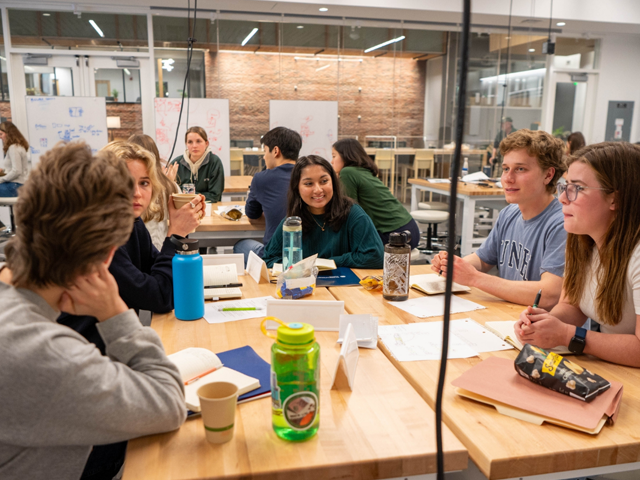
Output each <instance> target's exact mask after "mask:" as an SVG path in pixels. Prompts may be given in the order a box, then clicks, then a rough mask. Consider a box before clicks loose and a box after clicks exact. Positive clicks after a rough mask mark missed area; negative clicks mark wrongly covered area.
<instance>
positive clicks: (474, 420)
mask: <svg viewBox="0 0 640 480" xmlns="http://www.w3.org/2000/svg"><path fill="white" fill-rule="evenodd" d="M411 271H412V273H414V274H421V273H433V272H432V271H431V269H430V266H428V265H426V266H414V267H412V269H411ZM373 272H374V271H370V270H361V271H356V273H357V274H358V275H359V276H361V277H363V276H365V275H371V274H374V273H373ZM375 272H377V273H380V274H382V272H381V271H375ZM377 273H375V274H377ZM330 291H331V293H332V294H333V295H334V297H336V298H338V299H340V300H344V301H345V309H346V310H347V311H348V312H349V313H372V314H375V315H377V316H378V318H379V321H380V324H381V325H393V324H406V323H412V322H423V321H442V317H433V318H427V319H419V318H417V317H415V316H413V315H410V314H408V313H406V312H404V311H403V310H400V309H398V308H396V307H394V306H392V305H390V304H389V303H388V302H387V301H385V300H384V299H383V298H382V292H381V289H378V290H374V291H366V290H364V289H363V288H361V287H338V288H336V287H331V288H330ZM458 295H459V296H460V297H462V298H465V299H468V300H471V301H474V302H476V303H479V304H481V305H483V306H485V307H487V308H486V309H484V310H476V311H473V312H467V313H459V314H456V315H452V316H451V318H452V319H460V318H472V319H474V320H475V321H477V322H479V323H481V324H484V322H486V321H495V320H512V319H516V318H518V316H519V315H520V312H521V311H522V310H523V309H524V307H523V306H519V305H514V304H510V303H508V302H505V301H502V300H500V299H498V298H496V297H493V296H492V295H489V294H486V293H483V292H481V291H479V290H475V289H474V290H472V292H470V293H466V294H465V293H462V294H458ZM421 296H423V294H422V293H420V292H417V291H415V290H413V289H412V290H411V293H410V298H416V297H421ZM378 346H379V347H380V349H381V350H382V351H383V352H385V354H386V355H387V357H388V358H389V359H390V360H391V361H392V363H393V364H394V365H395V366H396V368H398V370H399V371H400V372H402V374H403V375H404V376H405V378H406V379H407V380H409V382H410V383H411V384H412V385H413V386H414V388H415V389H416V390H417V391H418V392H419V393H420V395H421V396H422V397H423V398H424V399H425V400H426V401H427V403H429V405H431V406H432V407H433V406H434V405H435V394H436V387H437V381H438V369H439V362H438V361H420V362H397V361H396V360H395V359H393V357H392V356H391V354H390V353H389V351H388V350H387V349H386V348H385V347H384V344H382V342H379V343H378ZM517 353H518V352H517V350H515V349H514V350H506V351H502V352H491V353H483V354H480V356H479V357H473V358H468V359H452V360H449V361H448V363H447V378H446V385H447V386H446V388H445V395H444V401H443V418H444V421H445V423H446V425H447V426H448V427H449V428H451V430H453V432H454V433H455V434H456V436H457V437H458V438H459V439H460V440H461V441H462V443H463V444H464V445H465V447H467V449H468V450H469V455H470V457H471V459H472V460H473V461H474V462H475V464H476V465H477V466H478V468H479V469H480V471H481V472H482V473H483V474H484V475H486V476H487V478H489V479H492V480H493V479H495V480H497V479H505V478H513V477H526V476H530V475H543V474H550V473H558V472H570V471H574V470H581V469H597V468H598V467H605V469H606V467H616V468H619V467H620V465H621V464H631V463H634V462H639V461H640V435H638V425H640V369H637V368H630V367H622V366H619V365H613V364H610V363H607V362H604V361H601V360H598V359H596V358H594V357H589V356H580V357H578V358H577V362H578V363H579V364H580V365H582V366H584V367H586V368H588V369H589V370H590V371H592V372H595V373H598V374H599V375H601V376H603V377H604V378H606V379H608V380H615V381H618V382H621V383H622V384H623V385H624V394H623V397H622V405H621V408H620V413H619V416H618V419H617V421H616V423H615V425H605V427H604V429H603V431H602V432H600V434H598V435H595V436H592V435H588V434H585V433H580V432H576V431H573V430H568V429H565V428H562V427H558V426H554V425H548V424H543V425H542V426H536V425H533V424H529V423H526V422H523V421H520V420H516V419H513V418H510V417H507V416H504V415H501V414H499V413H498V412H497V411H496V410H495V409H494V408H493V407H491V406H488V405H484V404H480V403H477V402H474V401H472V400H468V399H465V398H462V397H460V396H458V395H456V394H455V392H454V388H453V387H452V386H451V385H450V383H451V382H452V381H453V380H454V379H456V378H457V377H459V376H460V375H462V374H463V373H464V372H466V371H467V370H469V369H470V368H471V367H473V366H474V365H476V364H478V363H479V362H481V361H482V360H484V359H486V358H488V357H490V356H496V357H502V358H507V359H510V360H515V358H516V356H517ZM635 468H638V467H637V466H636V467H635ZM600 473H604V472H602V471H601V472H600ZM585 475H587V473H581V474H580V475H571V473H567V474H566V475H564V476H554V477H549V478H572V477H578V476H580V477H582V476H585Z"/></svg>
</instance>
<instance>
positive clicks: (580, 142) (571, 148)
mask: <svg viewBox="0 0 640 480" xmlns="http://www.w3.org/2000/svg"><path fill="white" fill-rule="evenodd" d="M586 144H587V142H586V140H585V139H584V135H582V133H581V132H573V133H572V134H571V135H569V136H568V137H567V154H568V155H573V154H574V153H575V152H577V151H578V150H580V149H581V148H582V147H584V146H585V145H586Z"/></svg>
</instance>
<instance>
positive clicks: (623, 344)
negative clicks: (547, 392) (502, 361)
mask: <svg viewBox="0 0 640 480" xmlns="http://www.w3.org/2000/svg"><path fill="white" fill-rule="evenodd" d="M577 153H578V154H579V156H573V157H569V162H568V163H569V172H568V175H567V177H568V178H567V183H566V184H564V185H558V193H559V200H560V202H561V203H562V212H563V214H564V228H565V229H566V230H567V232H568V234H569V235H568V238H567V253H566V268H565V277H564V284H563V288H562V295H561V298H560V303H559V304H558V305H557V306H556V307H555V308H553V310H551V311H550V312H547V311H546V310H544V309H542V308H535V309H534V308H531V307H529V308H528V309H527V310H525V311H524V312H523V313H522V314H521V315H520V319H519V320H518V322H516V329H515V330H516V335H517V336H518V338H519V339H520V341H521V342H523V343H531V344H533V345H537V346H539V347H542V348H551V347H555V346H557V345H564V346H568V347H569V350H571V351H572V352H574V353H586V354H589V355H594V356H596V357H599V358H601V359H603V360H606V361H608V362H613V363H619V364H622V365H630V366H634V367H640V215H638V212H640V190H638V185H640V147H638V146H636V145H632V144H630V143H625V142H605V143H599V144H596V145H590V146H588V147H585V148H583V149H582V150H580V151H578V152H577ZM542 295H543V296H544V291H543V292H542ZM587 318H591V319H592V320H594V321H596V322H597V323H598V324H599V325H600V332H596V331H587V330H585V329H584V328H582V327H581V326H582V325H583V324H584V322H585V320H586V319H587Z"/></svg>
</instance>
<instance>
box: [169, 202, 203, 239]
mask: <svg viewBox="0 0 640 480" xmlns="http://www.w3.org/2000/svg"><path fill="white" fill-rule="evenodd" d="M204 200H205V197H204V195H198V196H197V197H196V198H194V199H193V200H191V202H190V203H187V204H186V205H183V206H182V208H180V209H177V208H176V207H175V205H174V204H173V200H169V230H168V232H167V236H168V237H170V236H171V235H173V234H176V235H180V236H181V237H185V236H187V235H189V234H190V233H192V232H194V231H195V229H196V228H197V227H198V225H200V220H201V219H202V217H203V216H204V213H205V203H204Z"/></svg>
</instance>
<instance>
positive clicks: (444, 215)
mask: <svg viewBox="0 0 640 480" xmlns="http://www.w3.org/2000/svg"><path fill="white" fill-rule="evenodd" d="M411 216H412V217H413V219H414V220H415V221H416V222H417V223H426V224H427V243H426V247H425V248H424V249H422V248H419V250H421V251H424V253H426V254H431V253H435V252H438V251H440V248H438V246H437V245H433V244H432V238H433V237H437V236H438V224H439V223H443V222H446V221H447V220H449V212H443V211H441V210H414V211H413V212H411ZM434 247H436V248H434Z"/></svg>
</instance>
